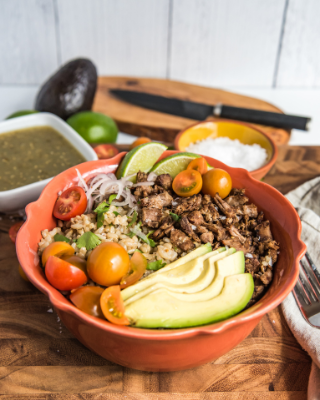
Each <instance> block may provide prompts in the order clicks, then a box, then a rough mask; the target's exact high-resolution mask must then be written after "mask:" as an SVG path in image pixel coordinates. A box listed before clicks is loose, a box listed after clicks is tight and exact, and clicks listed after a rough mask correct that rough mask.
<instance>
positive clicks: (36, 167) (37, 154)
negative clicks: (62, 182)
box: [0, 126, 86, 192]
mask: <svg viewBox="0 0 320 400" xmlns="http://www.w3.org/2000/svg"><path fill="white" fill-rule="evenodd" d="M84 161H86V159H85V158H84V157H83V156H82V155H81V154H80V153H79V152H78V151H77V150H76V149H75V148H74V147H73V146H72V144H71V143H70V142H68V140H66V139H65V138H64V137H63V136H62V135H61V134H60V133H59V132H57V131H56V130H55V129H53V128H51V127H50V126H36V127H32V128H26V129H21V130H17V131H11V132H6V133H3V134H0V192H1V191H5V190H11V189H15V188H18V187H21V186H24V185H28V184H30V183H34V182H38V181H42V180H44V179H47V178H51V177H53V176H55V175H57V174H59V173H60V172H62V171H64V170H66V169H68V168H70V167H72V166H74V165H77V164H80V163H82V162H84Z"/></svg>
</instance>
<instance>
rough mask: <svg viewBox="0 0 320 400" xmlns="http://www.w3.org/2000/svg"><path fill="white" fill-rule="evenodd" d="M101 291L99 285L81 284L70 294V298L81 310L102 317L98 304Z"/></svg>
mask: <svg viewBox="0 0 320 400" xmlns="http://www.w3.org/2000/svg"><path fill="white" fill-rule="evenodd" d="M103 291H104V289H103V288H102V287H99V286H82V287H81V288H79V289H76V290H75V291H74V292H72V293H71V294H70V300H71V301H72V303H73V304H74V305H75V306H76V307H77V308H79V309H80V310H81V311H84V312H85V313H87V314H90V315H93V316H94V317H97V318H103V319H104V314H103V312H102V310H101V306H100V297H101V295H102V293H103Z"/></svg>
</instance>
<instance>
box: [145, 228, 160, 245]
mask: <svg viewBox="0 0 320 400" xmlns="http://www.w3.org/2000/svg"><path fill="white" fill-rule="evenodd" d="M153 232H154V231H149V232H148V233H147V235H146V236H147V240H144V239H142V240H143V241H144V242H146V243H147V244H148V245H149V246H151V247H156V245H157V243H156V242H155V241H154V240H152V239H150V238H149V235H151V234H152V233H153Z"/></svg>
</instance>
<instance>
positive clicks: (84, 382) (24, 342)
mask: <svg viewBox="0 0 320 400" xmlns="http://www.w3.org/2000/svg"><path fill="white" fill-rule="evenodd" d="M119 147H120V146H119ZM121 148H122V149H125V146H121ZM279 150H280V151H279V159H278V161H277V162H276V164H275V166H274V168H273V170H272V171H271V172H270V174H269V175H267V177H266V179H265V181H266V182H270V181H271V182H272V183H273V185H274V186H275V187H276V188H277V189H280V190H281V191H282V192H283V193H285V192H286V191H287V190H290V189H292V188H294V187H296V186H297V185H298V184H299V183H302V182H303V181H304V180H307V179H309V178H312V177H314V176H316V175H319V174H320V166H319V165H317V164H316V163H315V162H314V160H317V159H319V158H320V147H310V148H309V147H286V146H284V147H280V149H279ZM293 161H294V165H293ZM299 165H300V168H299ZM301 166H303V168H302V167H301ZM284 171H285V173H284ZM288 180H289V182H287V181H288ZM17 220H18V218H16V217H15V216H13V217H11V218H9V217H7V216H3V215H2V216H1V219H0V249H1V252H0V399H1V400H2V399H25V400H29V399H30V400H31V399H32V400H33V399H43V400H44V399H45V400H53V399H68V400H69V399H82V400H83V399H97V400H98V399H99V400H100V399H109V400H120V399H123V400H124V399H126V400H128V399H129V400H138V399H142V400H143V399H145V400H147V399H148V400H149V399H151V400H156V399H160V400H169V399H170V400H171V399H176V400H182V399H184V400H248V399H250V400H251V399H256V400H301V399H307V395H306V391H307V384H308V377H309V373H310V365H311V360H310V358H309V356H308V355H307V354H306V352H305V351H304V350H302V348H301V347H300V345H299V344H298V343H297V342H296V340H295V338H294V337H293V335H292V333H291V332H290V330H289V328H288V326H287V324H286V322H285V319H284V317H283V315H282V313H281V309H280V307H278V308H276V309H275V310H273V311H271V312H270V313H268V314H267V315H265V316H264V317H263V318H262V320H261V322H260V323H259V325H258V326H257V327H256V328H255V329H254V330H253V331H252V333H251V334H250V335H249V336H248V337H247V338H246V339H245V340H244V341H243V342H242V343H240V344H239V345H238V346H237V347H236V348H234V349H233V350H231V351H230V352H229V353H227V354H225V355H224V356H222V357H220V358H219V359H217V360H215V361H213V362H211V363H208V364H205V365H203V366H201V367H198V368H194V369H192V370H188V371H180V372H173V373H151V372H150V373H148V372H140V371H134V370H130V369H127V368H123V367H121V366H118V365H116V364H113V363H111V362H109V361H107V360H105V359H103V358H101V357H100V356H98V355H96V354H94V353H92V352H91V351H89V350H88V349H87V348H86V347H84V346H83V345H82V344H81V343H80V342H78V341H77V340H76V339H75V338H73V337H72V335H71V334H70V333H69V332H68V331H67V330H66V329H65V328H64V326H63V325H62V324H61V322H60V320H59V318H58V317H57V314H56V313H55V312H54V310H53V309H52V306H51V304H50V302H49V300H48V298H47V297H46V296H44V295H43V294H42V293H40V292H39V291H38V290H37V289H36V288H35V287H33V286H32V285H31V284H30V283H27V282H25V281H23V280H22V279H20V277H19V274H18V261H17V259H16V256H15V249H14V245H13V244H12V243H11V241H10V239H9V237H8V230H9V228H10V226H11V225H12V224H13V223H15V222H16V221H17Z"/></svg>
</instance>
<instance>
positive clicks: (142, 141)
mask: <svg viewBox="0 0 320 400" xmlns="http://www.w3.org/2000/svg"><path fill="white" fill-rule="evenodd" d="M149 142H151V139H149V138H147V137H139V138H138V139H136V140H135V141H134V142H133V143H131V145H130V150H132V149H134V148H135V147H137V146H140V144H145V143H149Z"/></svg>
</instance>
